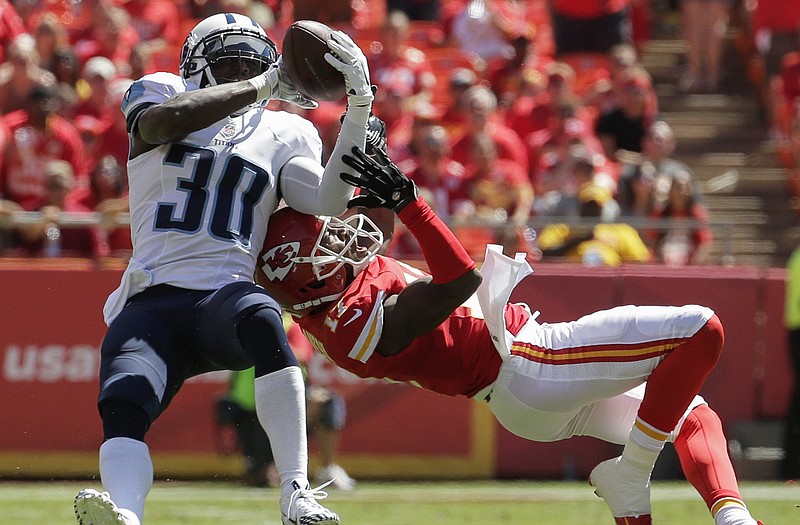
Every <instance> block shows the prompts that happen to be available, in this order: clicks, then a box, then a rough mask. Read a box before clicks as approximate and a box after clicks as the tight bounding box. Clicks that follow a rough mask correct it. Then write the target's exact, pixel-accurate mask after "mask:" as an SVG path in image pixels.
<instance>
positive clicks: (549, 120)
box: [505, 62, 592, 142]
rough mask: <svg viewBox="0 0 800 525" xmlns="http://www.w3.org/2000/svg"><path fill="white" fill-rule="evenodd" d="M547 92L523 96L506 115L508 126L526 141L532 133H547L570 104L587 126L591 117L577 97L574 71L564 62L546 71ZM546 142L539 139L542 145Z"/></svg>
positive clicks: (532, 91) (545, 85) (590, 121)
mask: <svg viewBox="0 0 800 525" xmlns="http://www.w3.org/2000/svg"><path fill="white" fill-rule="evenodd" d="M545 75H546V77H545V79H544V91H540V90H531V91H530V92H529V93H526V94H523V95H522V96H520V97H519V98H518V99H517V100H516V101H515V102H514V104H513V105H512V106H511V108H510V109H509V110H508V111H507V112H506V115H505V122H506V124H507V125H508V126H509V127H510V128H512V129H513V130H514V131H516V132H517V134H518V135H519V136H520V137H521V138H522V139H523V140H527V139H528V138H529V135H530V134H531V133H534V132H537V131H542V130H547V129H548V128H551V126H553V124H554V120H555V119H557V118H559V111H560V110H559V108H560V107H561V106H562V105H563V104H565V103H567V102H570V103H573V104H574V106H575V108H576V109H575V115H576V116H577V118H579V119H581V120H583V122H584V124H586V125H587V126H589V125H591V123H592V117H591V115H590V114H589V113H588V111H587V110H585V109H582V107H581V104H580V103H579V101H578V99H577V96H576V94H575V90H574V85H575V71H574V70H573V69H572V68H571V67H570V66H569V65H568V64H565V63H563V62H553V63H551V64H549V65H548V66H547V67H546V69H545ZM544 140H546V139H539V142H543V141H544Z"/></svg>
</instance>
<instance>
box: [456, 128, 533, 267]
mask: <svg viewBox="0 0 800 525" xmlns="http://www.w3.org/2000/svg"><path fill="white" fill-rule="evenodd" d="M467 180H469V185H470V187H471V190H470V200H471V201H472V203H473V204H474V206H475V211H474V216H475V217H477V218H479V219H483V220H485V221H487V222H489V223H490V224H494V225H496V226H497V228H496V229H495V231H494V233H493V235H492V237H493V241H492V242H494V243H495V244H502V245H503V246H504V247H505V248H506V251H507V252H510V253H514V252H515V251H521V250H524V249H525V246H524V245H523V244H522V243H521V235H522V231H523V229H524V227H526V226H527V223H528V218H529V217H530V214H531V205H532V204H533V187H532V186H531V183H530V180H529V179H528V174H527V169H526V168H525V166H523V165H520V164H518V163H517V162H515V161H513V160H510V159H501V158H498V156H497V146H496V145H495V142H494V140H492V138H491V137H490V136H489V135H487V134H482V135H478V136H476V137H474V138H473V146H472V157H471V162H470V164H469V166H468V167H467ZM457 234H458V235H459V237H461V238H463V237H464V232H463V230H457ZM475 237H476V236H474V235H473V234H470V238H471V239H470V241H467V244H466V245H465V247H467V250H468V251H469V249H470V246H472V244H473V243H472V242H471V241H472V240H473V239H474V238H475ZM484 246H485V243H484ZM478 251H479V252H482V251H483V247H478Z"/></svg>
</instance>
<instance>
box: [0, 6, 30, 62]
mask: <svg viewBox="0 0 800 525" xmlns="http://www.w3.org/2000/svg"><path fill="white" fill-rule="evenodd" d="M24 32H25V24H24V23H23V20H22V17H20V16H19V13H18V12H17V10H16V9H15V7H14V5H13V4H12V3H11V2H9V1H8V0H0V63H2V62H3V61H4V60H5V59H6V50H7V49H8V46H10V45H11V42H13V41H14V39H15V38H17V37H18V36H19V35H21V34H22V33H24Z"/></svg>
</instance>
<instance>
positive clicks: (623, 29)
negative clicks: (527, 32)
mask: <svg viewBox="0 0 800 525" xmlns="http://www.w3.org/2000/svg"><path fill="white" fill-rule="evenodd" d="M633 1H637V0H607V1H600V0H551V2H550V4H551V16H552V20H553V37H554V38H555V44H556V55H564V54H567V53H587V52H588V53H608V52H609V51H610V50H611V48H612V47H614V46H615V45H617V44H623V43H628V44H632V43H633V40H632V37H631V21H630V5H631V2H633Z"/></svg>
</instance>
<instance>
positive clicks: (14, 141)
mask: <svg viewBox="0 0 800 525" xmlns="http://www.w3.org/2000/svg"><path fill="white" fill-rule="evenodd" d="M25 100H26V104H25V108H24V109H21V110H18V111H14V112H13V113H9V114H8V115H4V116H3V117H2V120H3V121H4V124H5V126H6V128H7V133H5V136H3V137H0V155H2V157H1V158H2V162H0V194H4V195H5V197H6V198H7V199H11V200H13V201H15V202H17V203H18V204H20V205H22V206H23V207H25V208H28V207H30V205H31V203H33V202H37V201H41V199H43V198H44V197H45V195H46V191H45V187H44V179H45V177H44V173H45V166H47V164H48V163H49V162H50V161H52V160H65V161H67V162H68V163H69V164H70V165H71V167H72V171H73V174H74V176H75V180H76V186H77V187H85V186H86V185H87V183H88V173H87V171H86V157H85V152H84V147H83V143H82V142H81V137H80V134H79V133H78V130H77V129H75V126H73V125H72V124H71V123H70V122H69V121H67V120H65V119H64V118H62V117H60V116H59V115H57V112H58V109H59V106H60V104H61V102H60V99H59V98H58V94H57V92H56V90H55V87H54V86H52V85H50V86H36V87H34V88H33V89H32V90H31V92H30V93H29V94H28V96H27V98H26V99H25Z"/></svg>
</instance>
